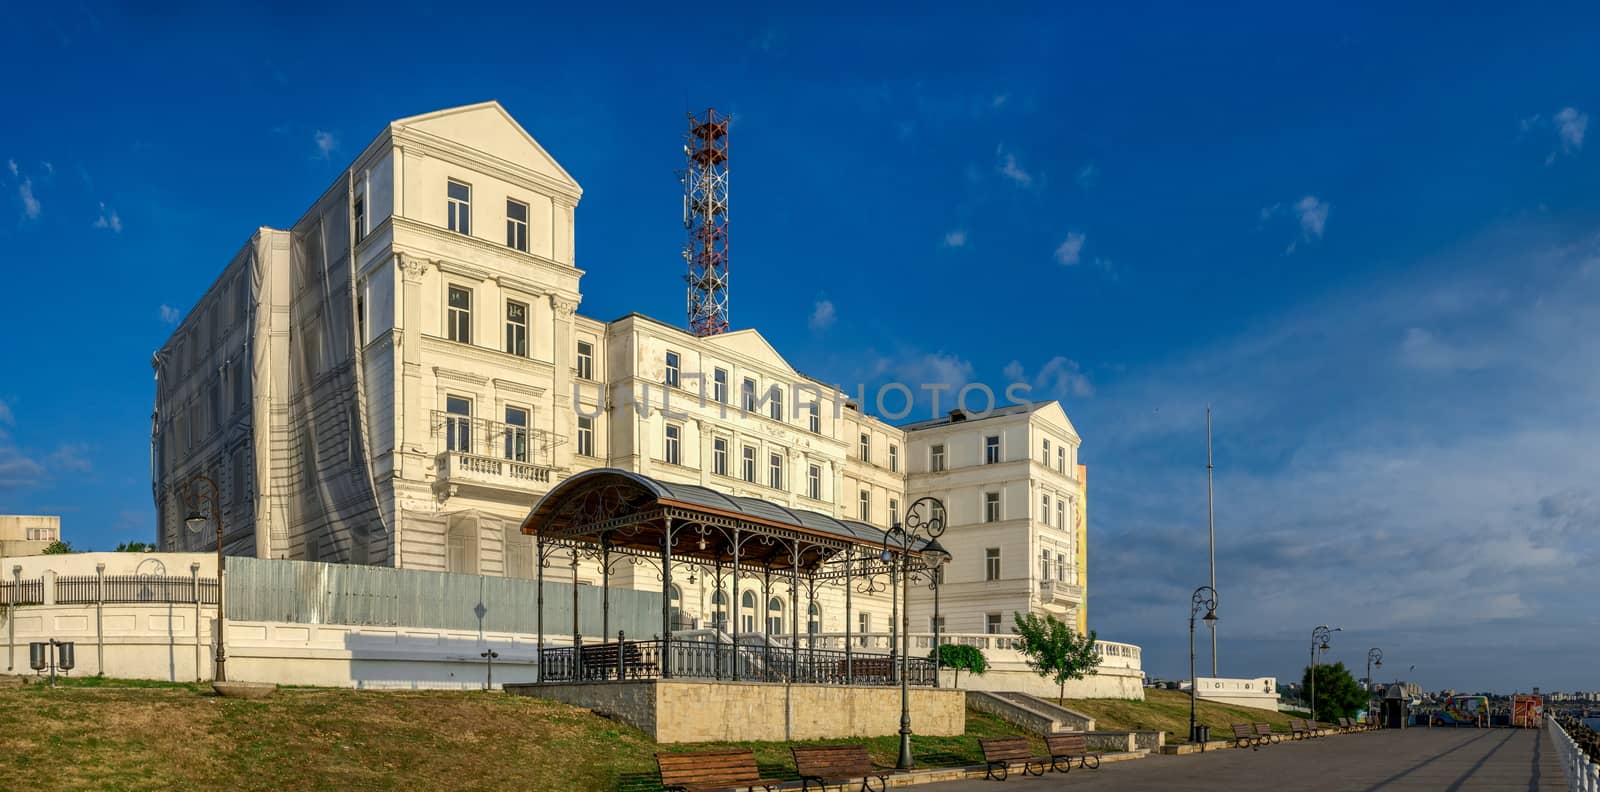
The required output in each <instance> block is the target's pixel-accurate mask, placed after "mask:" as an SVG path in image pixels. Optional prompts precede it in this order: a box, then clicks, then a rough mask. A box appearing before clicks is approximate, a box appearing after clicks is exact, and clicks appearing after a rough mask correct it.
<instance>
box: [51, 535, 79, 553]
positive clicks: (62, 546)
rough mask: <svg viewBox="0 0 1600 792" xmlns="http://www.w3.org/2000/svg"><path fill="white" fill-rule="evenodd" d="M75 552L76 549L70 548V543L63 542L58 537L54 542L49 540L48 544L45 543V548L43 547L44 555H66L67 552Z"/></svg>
mask: <svg viewBox="0 0 1600 792" xmlns="http://www.w3.org/2000/svg"><path fill="white" fill-rule="evenodd" d="M76 552H78V551H76V550H74V549H72V543H70V542H63V541H61V540H60V539H57V540H55V541H54V542H51V543H50V544H48V545H46V546H45V548H44V554H45V555H66V554H67V553H76Z"/></svg>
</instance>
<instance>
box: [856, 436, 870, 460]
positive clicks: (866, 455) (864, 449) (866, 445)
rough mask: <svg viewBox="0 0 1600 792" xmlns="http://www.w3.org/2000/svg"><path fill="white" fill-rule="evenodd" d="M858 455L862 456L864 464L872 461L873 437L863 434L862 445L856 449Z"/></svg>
mask: <svg viewBox="0 0 1600 792" xmlns="http://www.w3.org/2000/svg"><path fill="white" fill-rule="evenodd" d="M856 453H857V454H859V455H860V456H861V461H862V462H871V461H872V435H869V434H867V433H866V432H862V433H861V443H860V446H859V447H858V448H857V449H856Z"/></svg>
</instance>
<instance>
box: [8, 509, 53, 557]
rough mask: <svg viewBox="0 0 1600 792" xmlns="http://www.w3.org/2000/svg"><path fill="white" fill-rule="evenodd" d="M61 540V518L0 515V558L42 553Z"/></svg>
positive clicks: (34, 515)
mask: <svg viewBox="0 0 1600 792" xmlns="http://www.w3.org/2000/svg"><path fill="white" fill-rule="evenodd" d="M60 540H61V518H60V517H57V516H53V515H51V516H46V515H37V514H0V557H4V556H25V555H34V554H36V553H42V552H44V549H45V548H46V547H49V546H50V545H51V544H53V543H55V542H58V541H60Z"/></svg>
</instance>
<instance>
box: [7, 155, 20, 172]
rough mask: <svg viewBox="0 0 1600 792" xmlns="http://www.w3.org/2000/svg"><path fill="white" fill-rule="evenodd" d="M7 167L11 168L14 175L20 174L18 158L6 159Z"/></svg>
mask: <svg viewBox="0 0 1600 792" xmlns="http://www.w3.org/2000/svg"><path fill="white" fill-rule="evenodd" d="M6 167H8V168H10V169H11V175H12V176H16V175H18V174H19V172H18V170H17V161H16V160H14V159H8V160H6Z"/></svg>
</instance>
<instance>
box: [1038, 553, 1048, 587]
mask: <svg viewBox="0 0 1600 792" xmlns="http://www.w3.org/2000/svg"><path fill="white" fill-rule="evenodd" d="M1039 579H1040V580H1049V579H1050V551H1049V550H1042V551H1040V553H1039Z"/></svg>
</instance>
